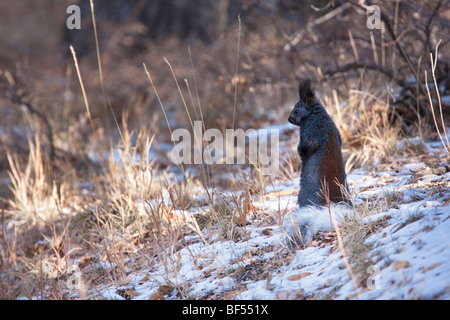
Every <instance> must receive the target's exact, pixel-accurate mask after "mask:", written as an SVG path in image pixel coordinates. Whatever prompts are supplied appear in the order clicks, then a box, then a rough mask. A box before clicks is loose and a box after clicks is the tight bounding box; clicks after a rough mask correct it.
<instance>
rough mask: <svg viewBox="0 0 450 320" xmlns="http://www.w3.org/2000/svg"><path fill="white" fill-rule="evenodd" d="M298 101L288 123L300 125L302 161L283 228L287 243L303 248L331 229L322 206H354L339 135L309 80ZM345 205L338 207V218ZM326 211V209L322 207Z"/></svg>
mask: <svg viewBox="0 0 450 320" xmlns="http://www.w3.org/2000/svg"><path fill="white" fill-rule="evenodd" d="M299 95H300V100H299V101H298V102H297V103H296V104H295V106H294V109H293V110H292V112H291V114H290V116H289V119H288V120H289V122H290V123H292V124H294V125H296V126H299V127H300V142H299V144H298V147H297V151H298V154H299V155H300V158H301V162H302V172H301V176H300V192H299V193H298V199H297V204H298V206H299V209H297V210H296V212H294V213H293V214H292V215H291V217H290V218H288V219H286V218H285V219H284V224H283V229H284V230H285V232H286V234H287V235H288V236H289V246H290V247H291V248H292V247H293V245H294V244H303V245H304V246H305V247H306V246H307V245H308V244H309V243H310V242H311V241H312V240H313V237H314V235H315V233H317V232H319V231H320V230H326V229H332V228H333V226H332V225H331V224H330V218H329V215H328V214H327V213H326V212H324V210H320V209H319V210H317V209H311V208H310V206H313V207H316V208H317V207H318V208H321V207H322V208H323V207H325V206H327V197H326V196H328V198H329V200H330V202H334V203H339V202H345V203H346V204H348V205H349V206H350V207H351V206H353V204H352V201H351V200H350V198H349V189H348V186H347V177H346V173H345V169H344V160H343V158H342V151H341V145H342V140H341V135H340V134H339V131H338V129H337V127H336V125H335V124H334V122H333V120H332V119H331V117H330V116H329V115H328V113H327V112H326V110H325V108H324V106H323V105H322V104H321V103H320V102H319V101H318V100H317V99H316V97H315V93H314V91H313V89H312V88H311V81H310V80H306V81H304V82H302V83H300V86H299ZM347 207H348V206H344V207H342V208H340V209H339V210H338V211H339V212H337V214H338V215H339V217H341V215H342V214H345V212H343V211H342V210H341V209H343V210H345V208H347ZM325 211H326V210H325Z"/></svg>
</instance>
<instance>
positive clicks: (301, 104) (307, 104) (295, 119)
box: [288, 79, 316, 126]
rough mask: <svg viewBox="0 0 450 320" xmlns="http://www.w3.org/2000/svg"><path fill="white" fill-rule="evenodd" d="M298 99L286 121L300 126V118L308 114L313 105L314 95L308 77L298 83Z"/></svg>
mask: <svg viewBox="0 0 450 320" xmlns="http://www.w3.org/2000/svg"><path fill="white" fill-rule="evenodd" d="M298 93H299V95H300V100H299V101H298V102H297V103H296V104H295V106H294V109H293V110H292V112H291V115H290V116H289V119H288V121H289V122H290V123H292V124H295V125H296V126H300V124H301V122H302V120H303V119H304V118H305V117H306V116H308V115H309V114H310V112H311V110H312V108H313V107H314V102H315V101H316V97H315V94H314V90H313V89H311V81H310V80H309V79H308V80H306V81H303V82H301V83H300V86H299V88H298Z"/></svg>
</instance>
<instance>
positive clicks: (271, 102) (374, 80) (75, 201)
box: [0, 0, 450, 299]
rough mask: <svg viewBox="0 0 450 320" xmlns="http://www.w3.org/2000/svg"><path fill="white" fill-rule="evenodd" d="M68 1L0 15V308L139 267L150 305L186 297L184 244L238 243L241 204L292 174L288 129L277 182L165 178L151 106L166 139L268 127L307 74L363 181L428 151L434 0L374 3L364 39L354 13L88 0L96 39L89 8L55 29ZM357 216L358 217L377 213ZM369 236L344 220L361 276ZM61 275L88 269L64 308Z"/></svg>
mask: <svg viewBox="0 0 450 320" xmlns="http://www.w3.org/2000/svg"><path fill="white" fill-rule="evenodd" d="M69 2H70V1H58V4H55V1H39V4H37V2H36V1H21V3H22V4H21V5H22V7H20V5H18V4H12V3H11V4H10V3H7V2H3V3H2V4H0V15H5V17H8V19H4V18H3V16H1V17H0V27H1V30H2V32H1V34H0V42H1V43H2V46H1V48H0V112H1V114H2V117H1V118H0V170H1V172H0V178H1V185H0V204H1V207H0V210H1V215H0V219H1V224H2V231H1V233H0V298H1V299H15V298H17V297H28V298H32V297H39V298H42V299H68V298H80V297H81V298H92V297H95V292H96V289H98V288H102V287H104V286H105V285H106V284H108V283H117V284H120V283H121V281H124V280H125V279H126V278H127V275H129V274H130V273H131V272H132V271H133V270H136V269H137V268H138V266H142V265H145V266H148V267H151V266H152V265H153V264H154V263H155V262H156V261H158V262H163V263H164V265H165V267H166V273H165V275H163V278H164V281H163V283H161V288H162V289H161V292H160V295H161V297H162V296H163V295H164V294H165V291H166V293H167V292H171V291H173V289H176V291H177V293H178V295H179V297H180V298H189V297H190V296H189V292H188V290H187V289H186V288H184V287H183V285H182V284H180V283H177V280H176V279H177V277H176V273H177V270H178V265H177V251H179V250H180V248H182V247H184V246H186V244H187V243H186V240H185V239H187V238H186V237H184V236H186V235H188V236H192V235H196V236H199V237H200V238H201V239H202V241H204V242H207V241H215V240H217V239H227V240H233V241H238V240H240V239H245V238H246V237H248V234H246V232H245V229H243V228H242V226H243V225H245V224H246V223H247V217H248V216H251V215H252V214H254V207H253V205H252V201H254V200H255V199H262V197H263V195H264V194H263V193H264V186H267V185H269V184H273V183H275V182H276V181H277V180H279V179H290V178H291V177H292V174H293V172H295V171H296V170H297V167H298V158H297V155H296V153H295V148H296V143H297V142H296V141H295V137H294V132H292V137H282V139H284V140H285V141H287V142H288V143H290V144H292V148H291V149H290V151H287V152H286V153H283V154H282V157H283V159H282V161H280V164H281V167H280V172H279V175H278V176H274V177H263V176H262V175H261V174H260V171H259V168H258V166H251V168H250V169H251V170H245V168H244V167H242V168H237V167H235V166H234V167H230V166H210V167H205V166H192V167H191V168H188V167H180V168H177V167H176V166H174V165H172V164H171V162H170V158H169V157H168V150H170V147H171V142H170V131H169V129H170V128H168V125H167V122H166V120H165V117H164V112H165V113H166V114H167V116H168V118H169V120H170V123H171V126H172V128H171V129H175V128H177V127H186V128H189V127H190V124H189V122H190V121H193V120H201V121H202V123H203V125H204V129H208V128H218V129H220V130H225V129H226V128H231V127H233V126H234V127H236V128H243V129H244V130H245V129H248V128H262V127H264V126H267V125H273V124H282V123H285V122H286V121H287V117H288V113H289V112H290V109H291V106H290V104H291V103H292V102H294V101H295V99H296V86H297V83H298V81H299V80H300V79H304V78H307V77H309V78H311V79H313V82H314V85H315V86H316V87H317V91H318V92H319V93H320V98H321V99H322V101H323V102H324V104H325V105H326V106H327V108H328V111H329V112H330V114H331V115H332V117H333V119H334V120H335V122H336V124H337V126H338V128H339V130H340V132H341V134H342V137H343V140H344V146H343V147H344V156H345V159H346V161H347V162H346V164H347V170H352V169H355V168H360V167H364V168H368V169H370V170H373V171H377V170H381V168H383V166H385V165H388V164H389V163H390V161H391V160H392V159H393V158H394V157H395V156H397V155H405V154H412V155H420V153H421V152H423V146H422V147H421V145H420V142H419V143H413V142H412V143H411V145H407V146H403V147H402V148H399V147H398V142H399V140H400V139H401V138H403V137H414V136H420V137H421V138H422V139H423V140H436V139H437V137H438V135H437V132H441V133H442V132H443V130H445V125H444V126H443V123H444V120H445V119H449V116H448V111H449V110H450V108H449V105H448V100H446V101H441V99H440V97H443V96H448V95H449V94H450V92H449V90H450V76H449V75H450V73H449V68H450V57H449V55H448V52H449V50H448V45H449V38H448V34H449V23H450V9H449V8H450V6H449V2H448V1H447V0H434V1H431V2H430V1H427V2H424V1H403V0H401V1H376V2H375V1H374V4H378V5H379V6H380V7H381V11H382V16H381V18H382V21H383V23H382V28H381V30H369V29H367V28H366V19H367V16H366V14H365V12H366V9H365V7H364V4H362V3H361V2H358V1H337V0H336V1H335V0H333V1H331V2H330V4H329V5H326V4H327V1H306V2H303V1H302V2H301V3H302V4H301V5H300V4H299V3H300V2H299V1H291V0H278V1H276V0H274V1H258V0H232V1H209V0H196V1H165V0H164V1H152V3H153V2H154V5H152V6H151V5H147V4H146V3H145V1H137V0H136V1H132V0H129V1H126V0H118V1H116V2H117V3H118V4H120V5H121V6H119V5H117V7H114V8H113V5H111V4H110V1H101V0H98V1H94V3H95V13H96V20H95V22H96V28H97V29H96V30H97V31H98V43H96V41H95V37H94V28H93V24H92V21H93V20H92V15H91V8H90V5H89V2H88V1H80V6H81V8H82V17H83V19H82V29H81V30H78V31H77V30H74V31H68V30H66V28H65V19H66V18H67V15H66V14H65V10H66V8H67V5H69V4H72V3H69ZM219 3H220V4H219ZM365 3H366V4H368V3H369V1H365ZM325 5H326V6H325ZM323 6H325V8H324V9H319V8H320V7H323ZM119 7H120V8H121V9H118V8H119ZM238 14H239V15H240V21H239V20H238ZM50 17H54V18H50ZM168 19H172V21H175V22H176V23H173V24H171V25H170V26H168V25H167V20H168ZM20 21H22V22H20ZM439 41H441V42H440V44H439V51H438V50H437V49H436V46H437V45H438V42H439ZM69 45H72V46H73V47H74V50H75V52H76V54H77V62H78V65H79V76H81V78H82V83H83V85H84V88H85V91H86V95H84V94H83V92H82V90H81V89H80V82H79V80H80V77H79V76H78V74H77V70H76V68H75V64H74V60H73V57H72V55H71V53H70V51H69ZM97 49H99V53H100V56H99V58H100V59H98V57H97V54H96V50H97ZM435 50H436V51H435ZM430 53H433V57H436V58H437V63H434V64H431V63H430V60H431V61H433V57H430ZM143 62H144V63H145V65H146V67H147V69H148V71H149V74H146V72H145V70H144V68H143V65H142V63H143ZM425 71H427V76H428V77H427V78H426V77H425ZM149 75H151V81H152V83H150V82H149V80H150V78H149V77H148V76H149ZM425 80H426V81H428V82H426V81H425ZM86 101H88V105H89V107H88V109H87V105H86ZM87 111H88V112H87ZM163 111H164V112H163ZM234 112H236V114H235V119H236V121H235V123H234V124H233V123H232V121H231V115H232V114H233V113H234ZM443 143H445V141H443ZM447 143H448V142H447ZM447 145H448V144H447ZM447 160H448V159H447ZM430 161H431V160H430ZM433 161H435V160H433ZM436 161H437V160H436ZM227 173H228V174H229V175H226V174H227ZM230 176H233V177H239V176H240V177H241V178H240V179H238V178H236V179H230V178H229V177H230ZM386 198H387V199H391V200H392V198H391V197H386ZM386 201H388V200H386ZM366 205H367V204H366ZM379 205H380V206H385V205H387V204H386V203H382V204H379ZM356 210H358V211H361V212H360V213H359V214H358V216H359V217H361V218H362V217H364V216H366V215H368V214H370V213H373V212H375V211H377V210H381V209H379V208H378V209H377V206H373V207H370V208H368V207H360V208H357V209H356ZM194 212H195V214H194ZM281 214H282V212H280V215H281ZM264 219H269V217H265V218H264ZM264 219H262V220H263V221H264ZM272 219H276V218H272ZM272 222H274V221H272ZM262 223H263V222H262ZM275 223H276V222H275ZM373 228H376V227H375V226H369V225H364V226H361V225H360V224H359V223H358V221H348V222H347V223H346V224H345V225H344V226H343V230H344V237H345V239H344V246H345V247H346V248H347V249H346V250H347V252H348V253H349V257H350V261H351V262H352V263H354V264H355V265H359V266H360V267H361V268H363V267H362V266H365V265H366V264H367V263H368V261H363V262H361V263H358V261H357V260H358V259H364V257H365V253H366V252H367V251H369V250H370V248H367V247H361V241H360V237H367V234H368V233H370V232H373V231H372V230H373ZM349 230H353V232H350V231H349ZM277 259H278V258H277ZM279 263H280V262H279V261H278V262H277V263H274V265H278V264H279ZM106 264H108V265H109V266H111V265H113V266H114V267H112V268H106V267H104V266H105V265H106ZM74 266H76V268H80V269H82V270H83V274H88V275H89V276H88V277H86V278H84V283H83V284H82V288H84V289H83V290H81V291H80V295H79V296H72V294H73V292H71V291H70V290H69V289H70V288H69V287H70V285H68V284H69V283H70V280H71V277H72V276H73V270H74ZM196 267H197V266H196ZM240 271H242V270H240ZM240 271H239V270H234V271H230V273H232V274H234V276H236V277H237V276H238V272H240ZM265 271H267V270H265ZM355 272H356V273H358V272H357V270H355ZM357 281H359V282H363V281H365V280H364V279H359V278H358V279H357ZM164 288H165V291H164ZM126 294H127V293H126V292H124V293H123V295H124V296H125V295H126ZM127 297H128V298H130V297H129V296H127Z"/></svg>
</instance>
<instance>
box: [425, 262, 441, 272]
mask: <svg viewBox="0 0 450 320" xmlns="http://www.w3.org/2000/svg"><path fill="white" fill-rule="evenodd" d="M441 264H442V263H435V264H432V265H431V266H429V267H426V268H422V269H421V270H422V273H425V272H427V271H430V270H433V269H434V268H437V267H439V266H440V265H441Z"/></svg>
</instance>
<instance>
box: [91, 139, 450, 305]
mask: <svg viewBox="0 0 450 320" xmlns="http://www.w3.org/2000/svg"><path fill="white" fill-rule="evenodd" d="M425 150H426V151H427V153H428V155H431V156H432V157H434V159H439V157H444V155H445V153H444V151H443V150H442V147H441V146H440V145H439V144H437V143H430V144H427V145H426V149H425ZM436 163H438V165H437V168H436V167H435V168H430V167H428V166H427V165H426V164H425V163H424V162H422V161H421V160H415V159H399V160H398V161H396V162H395V163H392V164H391V165H390V166H388V167H387V168H385V169H383V170H382V171H380V172H378V173H377V174H375V175H371V174H370V173H368V172H366V171H364V170H362V169H359V170H356V171H354V172H352V173H350V174H349V175H348V180H349V184H350V187H351V190H352V194H353V197H354V202H355V204H356V205H357V206H358V204H359V205H360V206H363V205H364V204H367V206H368V208H369V209H368V211H369V215H367V217H363V218H361V220H360V223H361V224H363V223H367V224H369V223H371V226H372V228H373V230H372V231H373V232H371V233H370V235H369V236H367V237H366V238H364V239H363V240H362V241H363V242H364V245H365V246H366V247H369V248H370V250H369V251H368V252H366V253H364V254H366V257H365V259H362V260H361V261H360V260H358V261H356V262H354V261H353V262H352V261H350V265H351V268H352V272H353V271H354V270H356V271H355V272H356V273H357V274H356V278H359V279H361V278H362V279H363V281H362V282H361V280H359V281H360V282H359V284H358V289H357V290H356V289H355V284H354V282H353V281H352V277H351V275H350V271H349V268H348V267H347V266H346V264H345V261H344V258H343V254H342V252H341V250H340V249H339V246H338V241H337V237H336V232H334V231H325V232H322V233H319V234H318V235H317V237H316V241H314V242H313V243H312V244H311V245H310V246H309V247H308V248H306V249H299V250H296V251H295V252H289V251H288V250H287V249H286V246H285V245H284V232H283V231H282V230H281V228H280V227H279V221H280V215H284V214H286V213H292V212H294V211H295V210H296V207H297V206H296V192H297V191H296V190H298V189H296V188H297V187H298V177H295V178H294V179H293V180H292V181H285V182H279V183H277V184H274V185H271V186H268V187H267V190H266V191H267V193H268V194H269V195H270V194H272V196H267V197H265V198H263V199H261V200H260V201H259V202H255V203H253V205H254V207H255V211H256V215H255V216H253V217H251V218H249V219H248V220H249V224H248V225H246V226H244V227H240V231H241V236H240V237H239V239H238V240H237V241H231V240H229V241H224V240H217V239H215V238H213V237H211V238H208V236H207V235H204V238H205V239H206V240H205V241H203V240H202V239H201V237H200V236H198V235H196V234H195V233H193V234H192V235H189V236H188V237H186V238H185V239H184V240H185V241H186V243H189V245H188V246H185V247H184V248H183V249H181V250H179V251H178V252H176V253H174V254H173V256H172V258H171V259H169V260H166V261H159V262H157V263H156V264H155V265H153V266H152V267H147V268H145V267H144V268H142V269H140V270H139V271H138V272H132V273H131V274H130V275H129V281H128V283H127V284H126V285H123V286H117V287H116V286H113V287H108V288H105V289H104V290H100V294H101V296H102V297H103V298H106V299H123V294H122V295H120V294H118V292H121V291H122V292H123V291H124V290H128V291H130V292H132V293H133V294H132V297H133V299H180V298H182V297H184V298H192V299H358V298H360V299H414V298H422V299H450V206H449V204H450V172H448V171H449V170H448V163H440V164H439V160H438V161H437V162H436ZM439 166H440V167H439ZM440 168H441V169H440ZM442 168H444V169H442ZM286 190H293V192H291V193H289V192H287V193H279V194H278V196H273V194H274V193H273V192H276V191H286ZM381 200H383V203H384V205H383V206H376V204H378V203H379V202H380V201H381ZM371 206H373V207H374V208H378V209H373V211H371V209H370V207H371ZM380 208H383V210H381V211H380ZM346 232H351V231H348V230H345V228H344V229H343V230H342V233H343V235H344V238H345V235H346ZM347 250H349V249H347ZM347 255H348V253H347ZM364 261H365V262H364ZM361 263H363V264H361ZM358 264H360V265H358ZM169 284H170V285H169ZM97 292H98V291H97ZM180 292H182V297H181V296H180Z"/></svg>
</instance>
